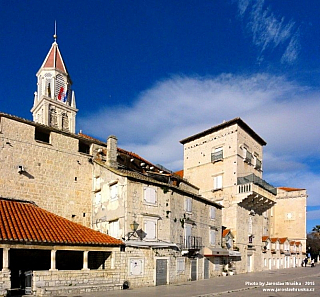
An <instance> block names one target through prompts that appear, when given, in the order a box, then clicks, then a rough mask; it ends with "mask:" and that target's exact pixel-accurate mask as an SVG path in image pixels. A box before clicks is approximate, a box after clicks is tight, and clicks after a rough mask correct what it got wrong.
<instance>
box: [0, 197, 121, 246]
mask: <svg viewBox="0 0 320 297" xmlns="http://www.w3.org/2000/svg"><path fill="white" fill-rule="evenodd" d="M0 242H2V243H33V244H62V245H90V246H97V245H98V246H119V245H123V244H124V243H123V242H122V241H121V240H119V239H116V238H113V237H111V236H109V235H106V234H102V233H100V232H98V231H95V230H92V229H90V228H87V227H84V226H82V225H80V224H77V223H74V222H71V221H69V220H67V219H65V218H62V217H60V216H57V215H55V214H53V213H50V212H48V211H46V210H44V209H42V208H40V207H38V206H36V205H35V204H33V203H31V202H28V201H21V200H13V199H5V198H0Z"/></svg>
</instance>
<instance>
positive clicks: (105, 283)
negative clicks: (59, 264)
mask: <svg viewBox="0 0 320 297" xmlns="http://www.w3.org/2000/svg"><path fill="white" fill-rule="evenodd" d="M122 284H123V281H122V280H121V278H120V273H118V272H110V271H102V270H95V271H91V270H82V271H33V278H32V291H33V294H34V295H36V296H49V295H55V296H56V295H65V294H81V293H90V292H99V291H110V290H119V289H121V288H122Z"/></svg>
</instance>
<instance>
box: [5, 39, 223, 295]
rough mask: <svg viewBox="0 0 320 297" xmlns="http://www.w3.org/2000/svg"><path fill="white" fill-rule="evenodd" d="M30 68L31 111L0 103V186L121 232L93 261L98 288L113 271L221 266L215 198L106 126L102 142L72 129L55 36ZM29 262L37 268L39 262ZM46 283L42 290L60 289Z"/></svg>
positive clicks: (163, 276) (201, 270)
mask: <svg viewBox="0 0 320 297" xmlns="http://www.w3.org/2000/svg"><path fill="white" fill-rule="evenodd" d="M37 78H38V84H37V92H36V93H35V98H34V106H33V108H32V110H31V112H32V114H33V121H28V120H25V119H21V118H18V117H16V116H12V115H8V114H5V113H0V169H1V170H0V196H1V197H5V198H7V199H13V200H19V201H22V203H23V201H32V202H33V203H35V204H36V205H37V206H38V207H40V208H41V209H43V210H46V211H50V212H52V213H53V214H55V215H59V216H61V217H63V218H64V219H67V220H70V221H71V222H73V223H79V224H81V225H83V226H85V227H89V228H91V229H95V230H96V231H100V232H101V233H103V234H109V235H110V236H112V237H113V238H117V239H118V242H120V240H121V242H124V243H125V249H121V250H120V249H118V250H115V249H113V250H112V253H109V254H108V257H107V258H106V259H105V261H103V263H101V265H100V266H101V267H100V266H99V267H98V269H97V270H99V271H100V270H102V271H101V273H102V274H104V276H103V277H102V278H101V279H102V280H104V281H106V284H108V286H107V285H106V288H107V287H110V286H109V285H110V279H108V280H106V278H108V277H106V276H108V275H113V274H114V273H118V276H119V277H117V278H116V279H117V280H116V284H115V285H117V286H119V282H125V285H124V286H129V285H130V286H131V287H137V286H148V285H161V284H170V283H178V282H182V281H187V280H197V279H203V278H209V277H212V276H215V275H220V274H221V271H222V267H223V260H222V258H221V256H222V255H224V256H228V255H229V253H228V251H227V250H226V249H222V248H221V243H222V238H221V234H222V228H221V219H222V206H221V205H220V204H217V203H216V202H214V201H211V200H208V199H205V198H204V197H202V196H201V195H199V188H197V187H196V186H194V185H192V184H191V183H189V182H187V181H186V180H185V179H183V178H182V177H181V176H179V175H177V174H174V173H172V172H171V171H169V170H167V169H165V168H163V167H162V166H160V165H154V164H152V163H150V162H149V161H147V160H145V159H143V158H142V157H140V156H138V155H136V154H134V153H131V152H128V151H125V150H123V149H121V148H119V147H118V146H117V139H116V137H114V136H111V137H109V138H108V141H107V142H102V141H99V140H97V139H94V138H92V137H89V136H87V135H84V134H82V133H79V134H75V133H74V131H75V120H76V113H77V109H76V106H75V98H74V94H73V92H72V91H71V79H70V76H69V73H68V72H67V69H66V66H65V64H64V61H63V59H62V56H61V53H60V51H59V48H58V44H57V43H56V41H55V42H54V43H53V44H52V47H51V49H50V50H49V53H48V55H47V57H46V58H45V61H44V62H43V64H42V66H41V68H40V70H39V72H38V73H37ZM39 228H40V229H41V226H39ZM6 248H7V247H5V246H2V251H4V249H6ZM11 248H12V247H11ZM37 249H38V248H37V247H36V248H35V250H37ZM50 249H51V247H48V250H50ZM39 254H41V253H40V252H39ZM2 255H3V257H2V258H3V261H5V257H6V255H7V254H6V253H5V252H4V253H3V254H2ZM119 263H120V266H119ZM105 267H107V268H108V269H109V270H108V272H107V273H106V272H105V271H103V270H105ZM49 268H50V267H49ZM86 268H90V267H86ZM29 269H30V270H34V272H33V275H34V276H36V275H42V272H39V271H38V270H43V267H40V268H39V267H33V266H32V267H29ZM66 269H67V270H68V268H66ZM36 270H37V272H35V271H36ZM45 270H47V267H46V268H45ZM50 273H51V272H50ZM50 273H49V275H51V276H52V273H51V274H50ZM97 273H98V274H99V272H97ZM97 273H96V274H95V275H98V274H97ZM105 273H106V274H105ZM55 274H59V275H62V274H63V273H62V272H60V271H58V272H56V273H55ZM102 274H101V275H102ZM92 275H93V274H92ZM6 276H7V274H6ZM6 276H4V278H5V277H6ZM45 277H46V279H48V280H49V278H50V276H47V275H46V276H45ZM65 277H66V278H68V277H69V276H67V275H66V276H65ZM89 277H91V276H89ZM92 277H93V276H92ZM33 281H34V282H37V278H35V279H34V280H33ZM79 281H81V277H80V280H79ZM89 282H91V280H89ZM91 283H92V284H96V282H91ZM51 284H52V286H51V285H50V286H51V289H50V290H47V291H46V292H47V293H46V294H49V293H48V292H49V291H50V292H52V294H60V293H61V294H62V293H66V291H64V290H61V291H59V290H58V289H57V286H58V285H57V284H56V283H53V282H52V283H51ZM100 285H102V284H100ZM121 285H123V283H122V284H121ZM13 286H15V283H11V289H14V288H13ZM38 291H39V290H38V289H36V288H35V287H34V289H33V291H32V292H33V293H36V292H37V294H40V293H39V292H38ZM59 292H60V293H59ZM70 292H71V291H70ZM41 294H42V293H41Z"/></svg>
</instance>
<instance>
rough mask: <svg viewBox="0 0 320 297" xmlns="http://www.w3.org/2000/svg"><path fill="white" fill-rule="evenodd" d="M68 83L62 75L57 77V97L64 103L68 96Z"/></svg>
mask: <svg viewBox="0 0 320 297" xmlns="http://www.w3.org/2000/svg"><path fill="white" fill-rule="evenodd" d="M66 92H67V90H66V83H65V81H64V78H63V76H62V75H61V74H58V75H57V77H56V89H55V96H56V98H57V99H58V100H60V101H62V102H63V101H64V98H65V95H66Z"/></svg>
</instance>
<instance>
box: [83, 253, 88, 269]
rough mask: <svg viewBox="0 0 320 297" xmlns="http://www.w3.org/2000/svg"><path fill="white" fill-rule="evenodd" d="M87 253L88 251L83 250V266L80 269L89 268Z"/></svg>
mask: <svg viewBox="0 0 320 297" xmlns="http://www.w3.org/2000/svg"><path fill="white" fill-rule="evenodd" d="M88 254H89V251H84V252H83V268H82V270H89V268H88Z"/></svg>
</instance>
